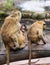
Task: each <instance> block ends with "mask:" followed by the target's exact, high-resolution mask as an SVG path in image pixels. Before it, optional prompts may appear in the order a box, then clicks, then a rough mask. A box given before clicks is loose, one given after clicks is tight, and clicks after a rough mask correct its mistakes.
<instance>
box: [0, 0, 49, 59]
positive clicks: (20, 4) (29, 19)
mask: <svg viewBox="0 0 50 65" xmlns="http://www.w3.org/2000/svg"><path fill="white" fill-rule="evenodd" d="M12 10H20V11H21V13H22V18H21V21H20V23H21V24H23V25H25V26H26V27H27V29H28V28H29V26H30V25H31V24H32V23H34V22H35V21H36V20H44V21H45V22H46V24H47V32H45V33H46V40H47V43H50V0H0V29H1V26H2V24H3V22H4V19H5V17H7V16H8V15H10V14H11V11H12ZM36 48H37V49H39V46H38V47H36ZM41 48H42V49H43V50H44V51H45V50H50V45H47V46H44V47H43V46H41V47H40V49H41ZM5 50H6V49H5V47H4V44H3V41H2V38H1V35H0V54H4V53H5ZM45 52H46V51H45ZM45 52H42V54H41V55H42V56H45ZM47 52H49V51H47ZM38 53H39V52H38ZM43 53H44V55H43ZM48 54H49V53H48ZM23 55H24V54H23ZM46 56H48V55H47V54H46ZM14 58H15V57H14Z"/></svg>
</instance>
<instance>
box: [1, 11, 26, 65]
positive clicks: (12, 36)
mask: <svg viewBox="0 0 50 65" xmlns="http://www.w3.org/2000/svg"><path fill="white" fill-rule="evenodd" d="M20 20H21V12H20V11H15V12H14V11H13V12H12V13H11V15H10V16H8V17H6V18H5V21H4V23H3V25H2V28H1V36H2V40H3V42H4V44H5V47H6V54H7V65H9V52H10V48H12V49H17V48H24V47H25V44H24V40H25V38H24V36H23V33H22V32H21V31H20V28H21V24H20Z"/></svg>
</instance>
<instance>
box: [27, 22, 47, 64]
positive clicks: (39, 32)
mask: <svg viewBox="0 0 50 65" xmlns="http://www.w3.org/2000/svg"><path fill="white" fill-rule="evenodd" d="M43 29H46V24H45V22H44V21H36V22H35V23H33V24H32V25H31V26H30V28H29V29H28V32H27V37H28V41H29V43H28V45H29V65H31V44H32V42H33V43H35V44H38V42H39V41H40V40H42V41H43V43H44V44H46V42H45V40H44V37H43Z"/></svg>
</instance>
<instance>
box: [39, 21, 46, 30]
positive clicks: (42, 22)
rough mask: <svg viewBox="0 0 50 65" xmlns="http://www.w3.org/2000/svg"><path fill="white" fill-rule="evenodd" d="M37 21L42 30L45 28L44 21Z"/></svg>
mask: <svg viewBox="0 0 50 65" xmlns="http://www.w3.org/2000/svg"><path fill="white" fill-rule="evenodd" d="M38 23H39V24H40V25H41V26H42V27H43V30H45V29H46V27H47V25H46V23H45V22H44V21H39V22H38Z"/></svg>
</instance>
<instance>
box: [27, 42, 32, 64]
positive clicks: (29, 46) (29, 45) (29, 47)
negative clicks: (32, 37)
mask: <svg viewBox="0 0 50 65" xmlns="http://www.w3.org/2000/svg"><path fill="white" fill-rule="evenodd" d="M31 45H32V44H31V42H30V41H29V43H28V52H29V62H28V65H31V54H32V53H31Z"/></svg>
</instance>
